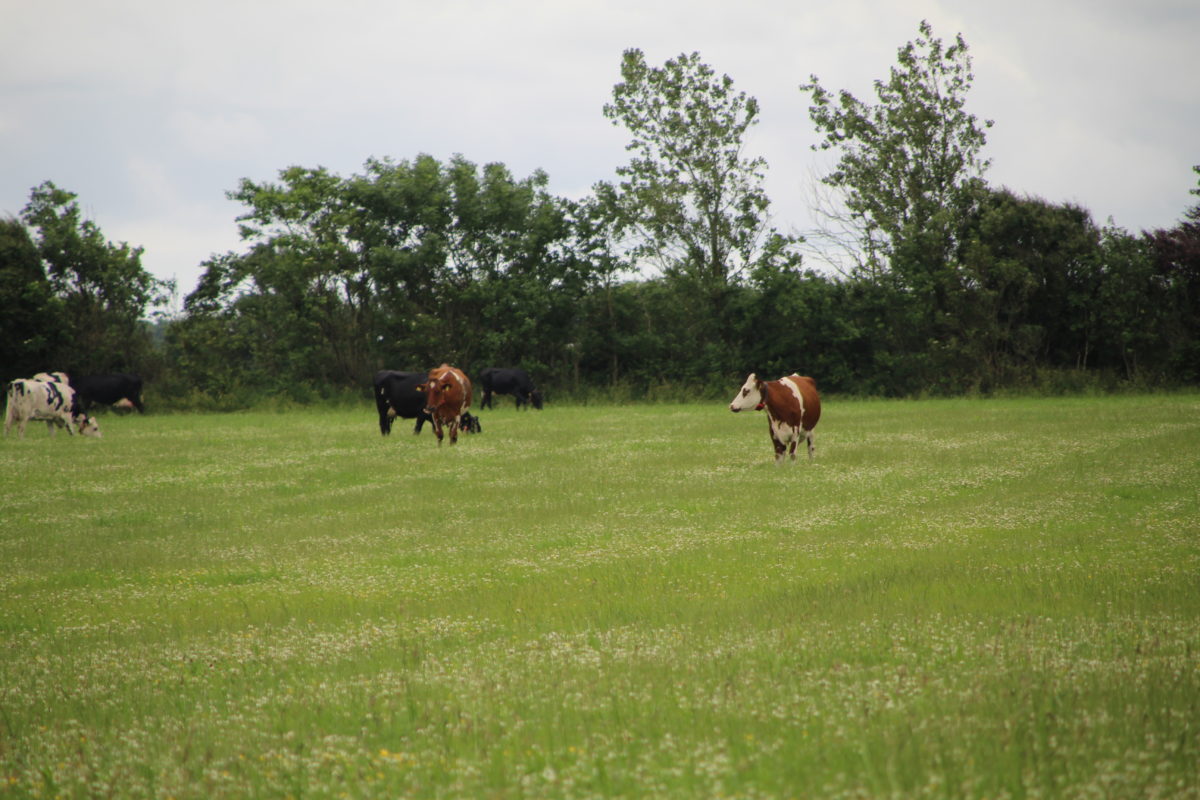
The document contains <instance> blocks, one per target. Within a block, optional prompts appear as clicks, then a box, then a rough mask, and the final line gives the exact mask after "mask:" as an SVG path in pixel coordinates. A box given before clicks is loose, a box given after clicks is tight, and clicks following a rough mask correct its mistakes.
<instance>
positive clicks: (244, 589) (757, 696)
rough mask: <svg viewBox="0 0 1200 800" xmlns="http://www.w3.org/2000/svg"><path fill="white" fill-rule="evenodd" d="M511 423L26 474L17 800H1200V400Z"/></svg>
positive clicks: (501, 420)
mask: <svg viewBox="0 0 1200 800" xmlns="http://www.w3.org/2000/svg"><path fill="white" fill-rule="evenodd" d="M731 394H732V390H731ZM481 419H482V423H483V433H482V434H480V435H478V436H470V437H466V438H464V439H460V442H459V444H458V445H457V446H455V447H449V446H443V447H441V448H440V449H439V448H438V447H437V445H436V444H435V442H434V439H433V438H432V435H431V434H430V433H429V432H428V431H426V432H425V433H422V434H421V435H420V436H413V435H412V434H411V432H410V430H411V425H410V423H408V422H400V423H397V427H396V429H395V432H394V433H393V434H392V435H391V436H390V437H388V438H384V437H381V436H380V435H379V431H378V427H377V424H376V420H375V416H374V410H373V409H370V408H368V407H366V406H365V405H364V406H362V407H361V408H340V409H311V410H298V411H297V410H289V411H286V412H279V413H271V412H259V413H243V414H228V415H218V414H211V415H203V414H198V415H186V414H177V415H169V414H162V415H155V414H150V415H148V416H144V417H138V416H117V415H115V414H108V415H106V416H104V418H103V419H102V421H101V425H102V428H103V431H104V438H103V439H100V440H81V439H78V438H75V437H68V436H66V435H65V432H63V433H60V434H59V435H58V436H57V437H56V438H54V439H50V438H49V437H48V435H47V433H46V432H45V430H44V428H39V427H36V426H34V425H31V426H30V428H29V431H28V432H27V434H26V438H25V439H24V440H18V439H16V438H15V437H9V438H8V439H6V440H3V441H0V565H2V567H3V568H2V569H0V797H47V798H49V797H60V796H62V797H77V798H84V797H86V798H102V797H164V798H165V797H174V798H221V797H225V798H235V797H236V798H243V797H259V798H275V797H280V798H282V797H294V798H305V797H331V798H338V797H348V798H366V797H378V798H400V797H446V798H449V797H462V798H485V797H495V798H517V797H553V798H559V797H562V798H583V797H628V798H634V797H696V798H715V797H743V798H766V797H772V798H773V797H889V798H891V797H900V798H908V797H948V798H957V797H972V798H974V797H979V798H983V797H987V798H1002V797H1010V798H1034V797H1063V798H1155V797H1159V798H1178V797H1200V395H1194V394H1191V395H1164V396H1140V397H1111V398H1078V399H1028V400H1026V399H1005V400H937V401H911V402H901V401H895V402H865V401H864V402H857V401H856V402H849V401H840V402H839V401H838V400H837V399H836V398H829V399H827V400H826V404H825V416H824V418H823V419H822V421H821V424H820V425H819V426H818V428H817V456H816V460H815V461H814V462H813V463H811V464H809V463H806V462H805V461H804V460H803V458H802V459H801V460H800V461H798V462H797V463H796V464H794V465H792V464H787V465H784V466H783V467H778V466H776V465H775V464H774V459H773V453H772V450H771V446H770V442H769V440H768V437H767V430H766V429H767V424H766V421H765V420H764V419H763V416H762V414H752V413H743V414H740V415H734V414H731V413H729V411H728V410H727V408H726V407H725V405H724V404H723V403H715V404H708V405H643V406H622V407H618V406H600V407H596V406H589V407H583V406H576V407H562V406H554V405H549V406H547V408H546V410H545V411H544V412H541V413H538V412H517V411H516V410H514V409H513V408H512V406H511V402H510V401H509V402H506V403H505V404H504V405H503V407H502V408H499V409H497V410H493V411H485V412H482V414H481Z"/></svg>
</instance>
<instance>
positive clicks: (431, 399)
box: [417, 370, 462, 414]
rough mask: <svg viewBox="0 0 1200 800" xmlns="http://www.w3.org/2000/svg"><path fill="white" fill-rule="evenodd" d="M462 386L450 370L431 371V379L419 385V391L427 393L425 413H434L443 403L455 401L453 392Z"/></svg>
mask: <svg viewBox="0 0 1200 800" xmlns="http://www.w3.org/2000/svg"><path fill="white" fill-rule="evenodd" d="M461 386H462V384H460V383H459V382H458V378H457V377H456V376H455V375H454V373H453V372H450V371H449V370H445V371H440V370H435V371H434V372H431V373H429V379H428V380H427V381H425V383H423V384H421V385H420V386H418V387H417V391H418V392H421V393H422V394H424V395H425V413H426V414H432V413H433V412H434V411H435V410H436V409H437V408H438V407H439V406H441V405H442V404H443V403H453V402H454V398H453V395H452V393H453V392H454V390H455V389H459V388H461Z"/></svg>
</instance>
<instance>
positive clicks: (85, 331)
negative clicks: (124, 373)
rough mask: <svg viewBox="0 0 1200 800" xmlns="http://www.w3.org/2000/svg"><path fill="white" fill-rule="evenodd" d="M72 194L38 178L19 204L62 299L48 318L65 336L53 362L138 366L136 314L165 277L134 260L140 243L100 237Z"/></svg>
mask: <svg viewBox="0 0 1200 800" xmlns="http://www.w3.org/2000/svg"><path fill="white" fill-rule="evenodd" d="M75 199H76V195H75V194H73V193H71V192H67V191H65V190H62V189H59V188H58V187H56V186H55V185H54V184H53V183H51V182H50V181H46V182H45V183H43V184H41V185H40V186H38V187H36V188H35V189H34V190H33V192H32V194H31V196H30V200H29V203H28V204H27V205H26V206H25V208H24V210H23V211H22V212H21V217H22V219H23V220H24V221H25V223H26V224H27V225H29V226H30V227H32V228H34V229H36V231H37V240H36V244H37V249H38V254H39V256H40V257H41V259H42V260H43V262H44V263H45V264H46V266H47V268H48V270H47V271H48V276H49V279H50V284H51V287H52V288H53V290H54V293H55V295H56V296H57V297H58V298H59V299H60V300H61V303H62V313H61V316H60V317H59V318H58V319H57V320H56V323H57V324H61V325H62V327H63V328H64V329H65V332H66V335H67V337H68V338H69V341H70V343H71V344H70V347H69V349H68V350H67V353H66V354H65V355H64V356H63V357H62V358H61V361H62V362H63V363H62V364H61V367H62V368H63V369H66V370H68V371H87V372H105V371H114V370H117V371H119V370H130V371H135V370H139V369H140V366H139V365H140V363H141V362H142V361H143V360H144V359H145V358H146V357H147V355H148V353H149V350H150V336H149V332H148V330H147V328H146V326H145V324H144V323H143V321H142V320H143V317H144V315H145V313H146V309H147V306H150V305H152V304H157V303H161V302H164V301H165V300H166V298H167V296H168V294H169V292H170V291H171V289H172V288H173V285H172V284H171V282H169V281H159V280H157V279H155V278H154V277H153V276H152V275H151V274H150V273H148V272H147V271H146V270H145V269H143V268H142V265H141V254H142V248H140V247H130V246H129V245H128V244H127V243H125V242H121V243H119V244H114V243H112V242H109V241H106V240H105V238H104V235H103V233H102V232H101V230H100V228H99V227H98V226H97V225H96V224H95V223H94V222H92V221H91V220H86V219H84V218H83V215H82V212H81V211H80V209H79V204H78V203H77V202H76V201H75Z"/></svg>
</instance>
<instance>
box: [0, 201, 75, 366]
mask: <svg viewBox="0 0 1200 800" xmlns="http://www.w3.org/2000/svg"><path fill="white" fill-rule="evenodd" d="M0 308H3V309H4V313H3V314H0V382H7V381H10V380H12V379H13V378H28V377H29V376H30V375H33V374H34V373H37V372H42V371H45V370H55V369H59V368H60V367H61V368H65V365H58V366H56V364H55V359H56V358H57V357H58V354H59V353H60V352H62V345H63V344H64V342H63V339H62V333H63V332H62V330H61V328H60V327H59V326H58V325H56V324H54V321H55V320H57V319H59V318H60V316H61V303H60V301H59V300H58V299H57V298H56V297H55V296H54V291H53V288H52V287H51V285H50V279H49V278H48V277H46V268H45V267H44V266H43V264H42V259H41V256H40V255H38V250H37V245H35V244H34V243H33V239H32V238H30V236H29V230H28V229H27V228H26V227H25V226H24V225H23V224H22V223H21V221H20V220H18V219H14V218H12V217H9V218H7V219H0Z"/></svg>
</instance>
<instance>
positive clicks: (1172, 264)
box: [1146, 166, 1200, 383]
mask: <svg viewBox="0 0 1200 800" xmlns="http://www.w3.org/2000/svg"><path fill="white" fill-rule="evenodd" d="M1192 171H1193V172H1194V173H1195V174H1196V176H1197V178H1198V182H1200V166H1195V167H1193V168H1192ZM1191 193H1192V194H1193V195H1196V196H1197V197H1200V186H1197V188H1195V189H1192V190H1191ZM1146 236H1147V238H1148V239H1149V241H1150V246H1151V249H1152V252H1153V257H1154V260H1155V264H1156V268H1155V269H1156V273H1157V280H1158V281H1159V282H1160V283H1161V284H1163V285H1164V286H1166V287H1169V290H1170V297H1171V303H1172V307H1173V310H1174V315H1173V316H1174V320H1173V324H1172V335H1171V337H1170V342H1169V349H1168V354H1169V362H1170V370H1171V374H1172V375H1173V376H1174V377H1175V378H1176V379H1177V380H1182V381H1187V382H1190V383H1197V382H1200V203H1197V204H1196V205H1194V206H1192V207H1191V208H1189V209H1188V210H1187V211H1186V212H1185V213H1184V216H1183V220H1182V221H1180V223H1179V224H1178V225H1176V226H1175V227H1174V228H1170V229H1167V230H1163V229H1159V230H1155V231H1153V232H1150V233H1147V234H1146Z"/></svg>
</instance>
